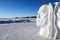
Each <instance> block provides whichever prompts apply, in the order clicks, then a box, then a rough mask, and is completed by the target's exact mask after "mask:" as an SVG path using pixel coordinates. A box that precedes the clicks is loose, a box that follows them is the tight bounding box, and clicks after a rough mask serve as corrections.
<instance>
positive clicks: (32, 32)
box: [0, 19, 53, 40]
mask: <svg viewBox="0 0 60 40" xmlns="http://www.w3.org/2000/svg"><path fill="white" fill-rule="evenodd" d="M29 20H32V22H21V23H10V24H0V40H53V39H47V38H43V37H40V36H39V34H38V29H39V28H38V27H36V22H35V19H29Z"/></svg>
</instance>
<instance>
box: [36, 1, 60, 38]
mask: <svg viewBox="0 0 60 40" xmlns="http://www.w3.org/2000/svg"><path fill="white" fill-rule="evenodd" d="M54 5H55V6H54ZM59 7H60V4H59V3H58V2H55V3H54V4H51V3H49V4H45V5H42V6H41V7H40V8H39V10H38V15H37V19H36V25H37V26H38V27H39V28H40V30H39V35H40V36H43V37H46V38H53V39H56V36H57V27H58V28H60V8H59ZM57 18H58V19H57Z"/></svg>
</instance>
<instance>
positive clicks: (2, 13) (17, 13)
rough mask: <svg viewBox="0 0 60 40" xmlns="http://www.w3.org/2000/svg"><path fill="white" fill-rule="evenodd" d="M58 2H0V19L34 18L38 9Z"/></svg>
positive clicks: (9, 0)
mask: <svg viewBox="0 0 60 40" xmlns="http://www.w3.org/2000/svg"><path fill="white" fill-rule="evenodd" d="M55 1H59V0H0V18H3V17H21V16H35V15H37V11H38V9H39V7H40V6H41V5H43V4H46V3H49V2H52V3H53V2H55Z"/></svg>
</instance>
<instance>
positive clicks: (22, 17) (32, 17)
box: [22, 16, 37, 18]
mask: <svg viewBox="0 0 60 40" xmlns="http://www.w3.org/2000/svg"><path fill="white" fill-rule="evenodd" d="M22 18H37V17H36V16H31V17H30V16H27V17H22Z"/></svg>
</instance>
